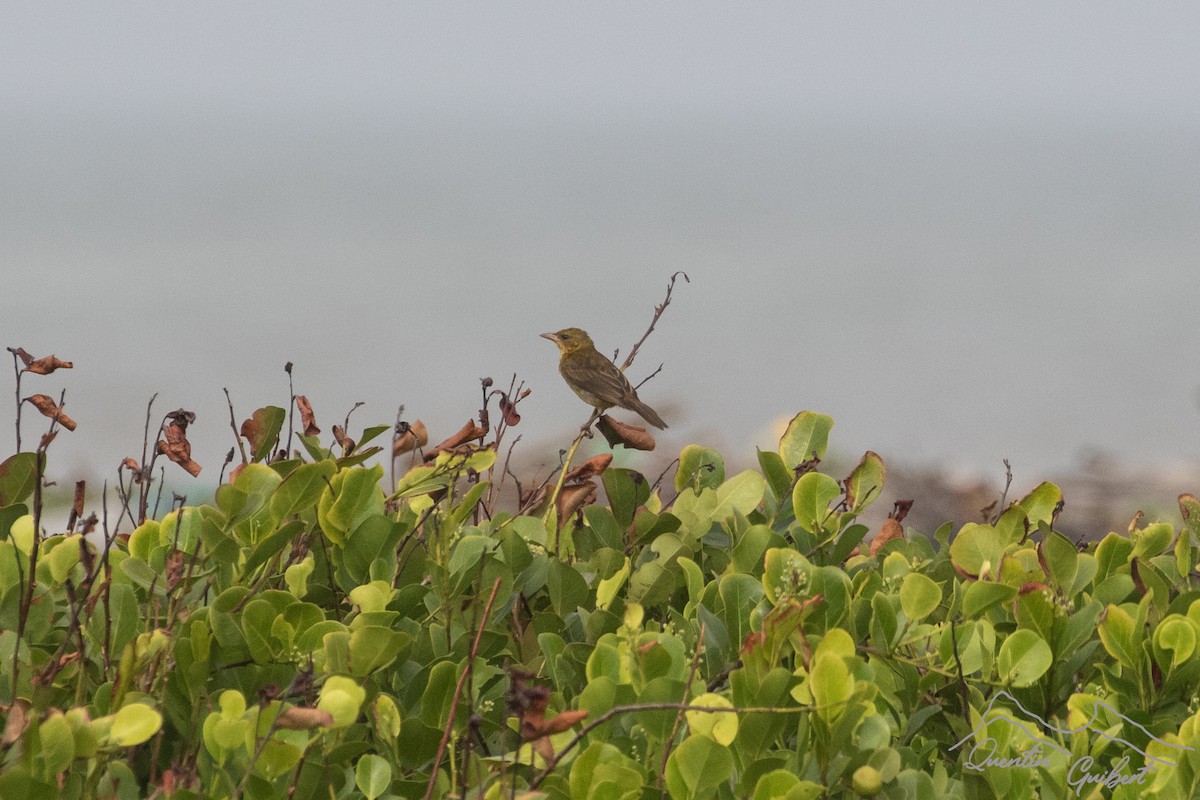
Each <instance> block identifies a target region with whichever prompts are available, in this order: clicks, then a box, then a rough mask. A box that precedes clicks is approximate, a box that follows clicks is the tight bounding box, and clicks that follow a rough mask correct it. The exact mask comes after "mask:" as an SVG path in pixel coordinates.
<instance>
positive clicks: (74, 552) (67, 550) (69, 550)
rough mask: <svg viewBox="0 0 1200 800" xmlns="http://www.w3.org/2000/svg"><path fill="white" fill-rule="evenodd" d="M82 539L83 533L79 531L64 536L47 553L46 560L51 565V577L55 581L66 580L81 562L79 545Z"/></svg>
mask: <svg viewBox="0 0 1200 800" xmlns="http://www.w3.org/2000/svg"><path fill="white" fill-rule="evenodd" d="M82 540H83V535H82V534H78V533H77V534H75V535H73V536H66V537H63V538H61V539H59V540H58V542H57V544H56V545H55V547H54V549H53V550H51V551H50V552H49V553H48V554H47V555H46V561H47V562H48V563H49V566H50V577H51V578H52V579H53V580H54V582H55V583H62V582H63V581H65V580H66V579H67V576H68V575H70V574H71V570H72V569H74V568H75V565H76V564H78V563H79V547H80V543H81V542H82Z"/></svg>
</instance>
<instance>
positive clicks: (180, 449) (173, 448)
mask: <svg viewBox="0 0 1200 800" xmlns="http://www.w3.org/2000/svg"><path fill="white" fill-rule="evenodd" d="M167 417H168V418H169V419H171V420H172V421H171V422H167V423H165V424H164V425H163V428H162V430H163V437H164V438H161V439H159V440H158V452H160V453H162V454H163V455H164V456H166V457H167V458H169V459H171V461H174V462H175V463H176V464H178V465H179V466H181V467H183V468H184V470H186V471H187V473H188V474H189V475H191V476H192V477H193V478H194V477H196V476H197V475H199V474H200V465H199V464H197V463H196V462H195V461H193V460H192V445H191V443H190V442H188V440H187V436H186V435H185V434H184V431H185V430H187V426H188V424H189V423H190V422H192V421H194V420H195V419H196V415H195V414H193V413H192V412H190V411H184V410H183V409H180V410H179V411H173V412H171V413H170V414H168V415H167ZM189 417H190V418H189Z"/></svg>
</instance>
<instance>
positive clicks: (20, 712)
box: [0, 700, 30, 747]
mask: <svg viewBox="0 0 1200 800" xmlns="http://www.w3.org/2000/svg"><path fill="white" fill-rule="evenodd" d="M29 721H30V720H29V703H28V702H27V701H25V700H17V701H16V702H15V703H13V704H12V705H11V706H10V707H9V709H8V719H6V720H5V721H4V733H3V734H2V735H0V745H2V746H4V747H9V746H10V745H12V744H15V743H16V742H17V740H19V739H20V738H21V737H22V736H24V735H25V729H26V728H28V727H29Z"/></svg>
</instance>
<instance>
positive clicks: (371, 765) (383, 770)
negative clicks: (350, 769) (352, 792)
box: [354, 754, 392, 800]
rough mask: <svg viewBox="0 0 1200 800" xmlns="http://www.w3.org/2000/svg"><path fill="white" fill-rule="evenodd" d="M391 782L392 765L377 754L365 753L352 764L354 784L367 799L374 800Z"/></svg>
mask: <svg viewBox="0 0 1200 800" xmlns="http://www.w3.org/2000/svg"><path fill="white" fill-rule="evenodd" d="M391 783H392V765H391V764H389V763H388V762H387V761H386V760H384V759H383V758H381V757H379V756H377V755H371V754H367V755H365V756H363V757H362V758H360V759H358V763H357V764H355V765H354V785H355V786H357V787H358V790H359V791H360V792H362V793H363V794H365V795H366V796H367V800H375V798H376V797H379V796H380V795H382V794H383V793H384V792H386V791H387V790H388V787H389V786H390V785H391Z"/></svg>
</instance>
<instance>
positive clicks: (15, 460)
mask: <svg viewBox="0 0 1200 800" xmlns="http://www.w3.org/2000/svg"><path fill="white" fill-rule="evenodd" d="M36 483H37V454H36V453H17V454H16V455H12V456H9V457H8V458H7V459H5V460H4V462H3V463H0V507H2V506H11V505H14V504H16V503H20V502H21V501H23V500H24V499H25V498H27V497H29V496H30V495H31V494H33V488H34V485H35V484H36Z"/></svg>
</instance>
